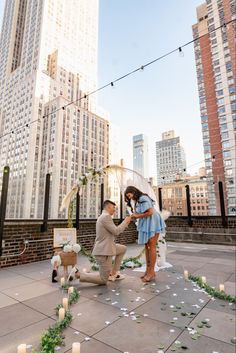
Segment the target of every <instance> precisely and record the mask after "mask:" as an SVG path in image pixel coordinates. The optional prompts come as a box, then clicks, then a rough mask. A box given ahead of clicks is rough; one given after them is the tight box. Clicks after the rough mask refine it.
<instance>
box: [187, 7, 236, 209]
mask: <svg viewBox="0 0 236 353" xmlns="http://www.w3.org/2000/svg"><path fill="white" fill-rule="evenodd" d="M197 20H198V22H197V24H195V25H194V26H193V36H194V38H195V39H196V41H195V43H194V50H195V58H196V68H197V79H198V91H199V100H200V112H201V123H202V135H203V145H204V155H205V167H206V173H207V182H208V197H209V213H210V215H215V214H220V202H219V190H218V182H219V181H221V182H223V189H224V195H225V205H226V208H227V213H228V214H229V215H235V214H236V164H235V162H236V147H235V141H236V140H235V139H236V50H235V37H236V5H235V1H234V0H207V1H206V2H205V3H203V4H202V5H200V6H199V7H197ZM221 25H222V26H223V27H222V29H217V30H215V29H216V28H218V27H219V26H221ZM198 37H200V38H199V39H197V38H198Z"/></svg>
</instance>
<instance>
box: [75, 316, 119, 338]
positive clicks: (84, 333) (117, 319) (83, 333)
mask: <svg viewBox="0 0 236 353" xmlns="http://www.w3.org/2000/svg"><path fill="white" fill-rule="evenodd" d="M120 319H122V318H121V317H117V318H116V319H114V320H113V321H112V322H111V323H110V324H109V326H112V325H113V324H114V323H115V322H117V321H119V320H120ZM72 323H73V320H72V322H71V323H70V325H69V327H70V328H71V329H72V330H75V328H74V327H72V326H71V325H72ZM106 328H107V327H103V328H102V329H101V330H98V331H97V332H95V333H93V334H92V335H88V334H87V333H86V332H84V331H81V330H79V332H80V333H82V335H85V336H88V337H92V338H94V335H97V334H98V333H99V332H101V331H103V330H105V329H106ZM103 343H104V342H103Z"/></svg>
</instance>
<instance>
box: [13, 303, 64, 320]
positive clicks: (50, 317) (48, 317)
mask: <svg viewBox="0 0 236 353" xmlns="http://www.w3.org/2000/svg"><path fill="white" fill-rule="evenodd" d="M20 304H22V305H24V306H25V307H27V308H29V309H31V310H33V311H36V312H37V313H39V314H42V315H44V316H45V317H46V318H47V319H52V320H54V321H56V320H55V319H54V317H52V316H49V315H47V314H45V313H42V312H41V311H40V310H38V309H35V308H32V306H29V305H27V304H25V303H24V302H20ZM59 304H60V303H59ZM56 305H57V304H56Z"/></svg>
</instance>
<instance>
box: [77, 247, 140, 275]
mask: <svg viewBox="0 0 236 353" xmlns="http://www.w3.org/2000/svg"><path fill="white" fill-rule="evenodd" d="M80 252H81V254H82V255H84V256H86V257H87V258H88V260H89V262H90V263H91V270H93V271H98V270H99V266H98V264H97V262H96V258H95V257H94V256H93V255H92V254H91V253H89V252H88V251H87V250H86V249H85V248H84V247H83V246H81V251H80ZM144 252H145V248H144V249H142V251H141V252H140V253H139V254H138V255H137V256H135V257H133V256H131V257H128V258H125V259H124V260H123V261H122V264H121V269H122V270H124V269H125V268H128V266H127V263H128V262H133V263H134V264H135V265H137V266H136V267H141V266H142V263H141V261H139V259H140V258H141V257H142V255H143V254H144Z"/></svg>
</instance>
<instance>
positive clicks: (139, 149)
mask: <svg viewBox="0 0 236 353" xmlns="http://www.w3.org/2000/svg"><path fill="white" fill-rule="evenodd" d="M133 169H134V171H136V172H137V173H139V174H141V175H142V176H143V177H145V178H148V142H147V137H146V136H145V135H143V134H140V135H136V136H133Z"/></svg>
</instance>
